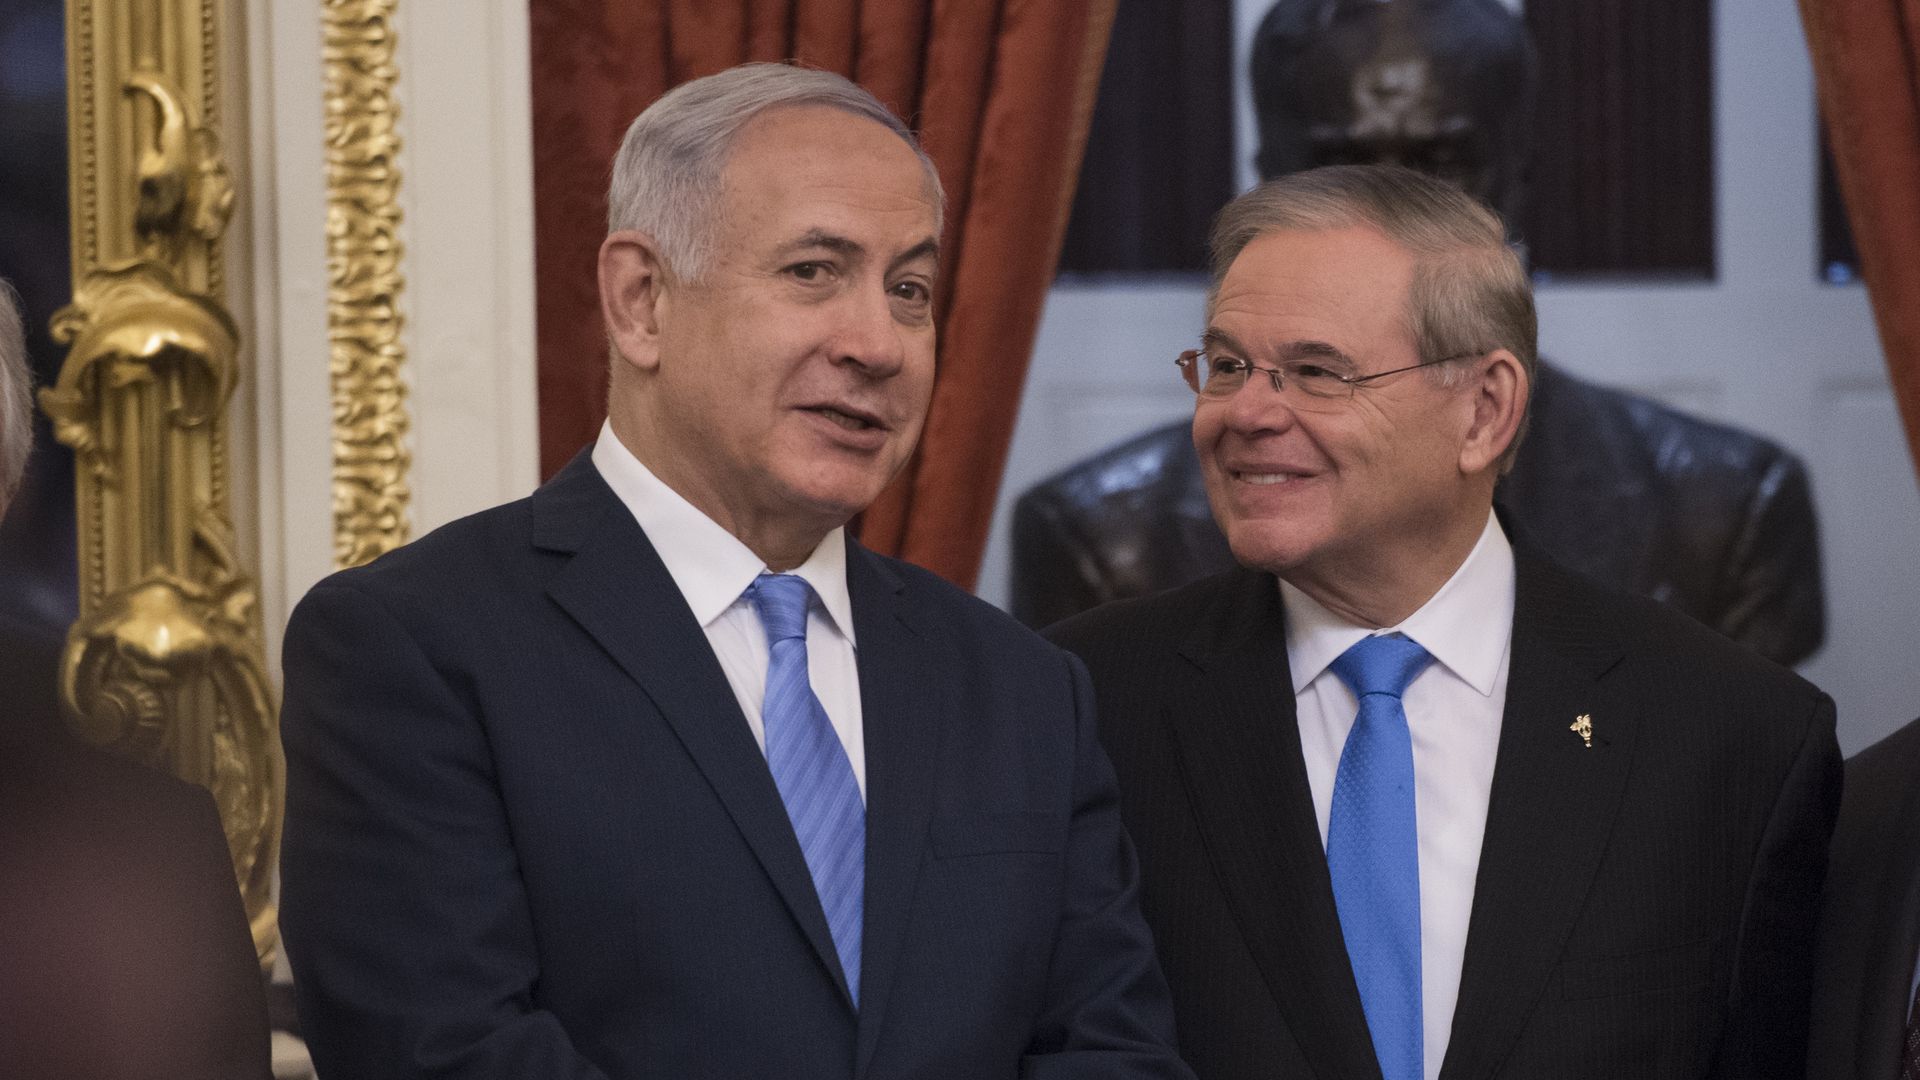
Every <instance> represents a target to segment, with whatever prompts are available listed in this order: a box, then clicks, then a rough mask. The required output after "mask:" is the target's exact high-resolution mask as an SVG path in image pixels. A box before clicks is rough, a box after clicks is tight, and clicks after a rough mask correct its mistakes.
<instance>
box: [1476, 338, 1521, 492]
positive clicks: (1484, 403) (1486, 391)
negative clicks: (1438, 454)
mask: <svg viewBox="0 0 1920 1080" xmlns="http://www.w3.org/2000/svg"><path fill="white" fill-rule="evenodd" d="M1465 389H1466V391H1467V392H1468V393H1470V394H1471V395H1472V396H1473V421H1472V424H1471V426H1469V427H1468V429H1467V438H1466V441H1465V443H1463V444H1462V445H1461V447H1460V471H1461V472H1463V473H1467V474H1469V475H1472V474H1476V473H1480V472H1483V471H1485V470H1486V469H1488V468H1490V467H1492V466H1494V465H1495V464H1496V463H1498V462H1499V460H1500V457H1501V455H1503V454H1505V453H1506V452H1507V447H1509V446H1511V445H1513V440H1514V439H1515V438H1516V437H1517V436H1518V435H1519V434H1520V421H1521V420H1522V419H1523V418H1524V417H1525V416H1526V415H1527V396H1528V395H1529V394H1530V393H1532V392H1533V387H1532V385H1530V384H1529V383H1528V381H1527V369H1526V368H1525V367H1524V366H1522V365H1521V363H1520V358H1519V357H1517V356H1515V355H1513V353H1511V352H1509V351H1507V350H1506V349H1495V350H1494V351H1492V352H1491V353H1488V354H1487V356H1486V358H1485V359H1483V360H1482V361H1481V362H1480V365H1479V367H1478V368H1477V369H1476V370H1475V372H1474V374H1473V375H1472V376H1471V377H1470V385H1469V386H1467V387H1466V388H1465Z"/></svg>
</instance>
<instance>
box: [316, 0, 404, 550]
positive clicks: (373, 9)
mask: <svg viewBox="0 0 1920 1080" xmlns="http://www.w3.org/2000/svg"><path fill="white" fill-rule="evenodd" d="M397 2H398V0H326V2H325V4H324V7H323V11H324V13H325V20H326V39H325V40H326V44H325V48H324V52H323V53H322V59H323V60H324V62H325V65H326V93H327V113H326V136H327V332H328V336H329V343H330V346H331V349H330V356H331V364H330V367H331V374H332V378H333V541H334V542H333V551H334V563H335V564H336V565H338V566H358V565H359V564H361V563H363V562H366V561H368V560H369V559H372V558H373V557H374V556H376V555H379V554H381V553H382V552H386V551H390V550H392V549H393V548H396V547H399V546H400V545H401V544H404V543H406V541H407V503H408V500H409V499H410V498H411V492H410V491H409V489H408V487H407V468H408V466H409V465H410V464H411V457H410V455H409V454H408V452H407V446H406V436H407V429H408V426H409V424H408V419H407V409H406V383H405V382H404V380H403V379H402V368H403V367H404V365H405V363H406V349H405V346H404V344H403V343H402V341H401V338H400V329H401V315H400V293H401V289H402V288H403V287H404V285H405V281H404V279H403V278H402V276H401V273H400V261H401V258H402V254H403V251H404V248H403V246H402V244H401V241H400V170H399V166H398V160H399V156H400V135H399V131H398V121H399V110H398V107H397V106H396V105H395V103H394V96H393V94H394V84H395V82H396V81H397V78H398V69H397V68H396V67H395V66H394V30H393V17H394V9H395V7H396V4H397Z"/></svg>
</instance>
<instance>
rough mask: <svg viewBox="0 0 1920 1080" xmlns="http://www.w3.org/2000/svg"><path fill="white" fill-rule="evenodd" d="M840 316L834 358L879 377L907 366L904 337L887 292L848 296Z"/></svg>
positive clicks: (869, 291)
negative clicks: (844, 308)
mask: <svg viewBox="0 0 1920 1080" xmlns="http://www.w3.org/2000/svg"><path fill="white" fill-rule="evenodd" d="M843 316H844V317H843V318H842V320H841V323H840V326H839V327H838V330H839V335H838V337H837V339H836V340H835V341H834V359H836V360H838V361H841V362H843V363H848V364H853V365H856V366H858V367H860V368H861V369H863V370H865V371H866V372H868V373H869V374H871V375H874V376H878V377H885V376H888V375H892V374H894V373H895V372H897V371H899V370H900V368H901V365H903V364H905V363H906V356H907V346H906V335H905V334H904V333H903V328H902V327H901V325H900V321H899V320H898V319H897V318H895V317H894V311H893V300H892V298H891V297H890V296H888V295H887V293H886V292H884V291H881V290H871V289H862V290H859V291H857V292H855V293H852V294H850V295H849V296H848V298H847V305H846V310H845V312H844V313H843Z"/></svg>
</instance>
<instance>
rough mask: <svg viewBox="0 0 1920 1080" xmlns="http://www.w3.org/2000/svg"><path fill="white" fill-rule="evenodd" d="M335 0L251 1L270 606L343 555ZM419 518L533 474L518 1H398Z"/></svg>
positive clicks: (504, 495) (263, 533)
mask: <svg viewBox="0 0 1920 1080" xmlns="http://www.w3.org/2000/svg"><path fill="white" fill-rule="evenodd" d="M321 7H322V5H321V0H245V20H244V21H245V26H244V28H243V31H242V32H243V34H244V40H245V42H246V53H247V55H246V60H245V67H246V71H247V75H248V79H247V84H248V88H249V90H248V94H249V101H248V105H249V110H248V111H249V113H250V116H251V139H250V142H251V149H250V152H249V154H248V159H247V161H246V162H245V165H246V174H247V175H246V179H245V181H244V183H243V192H244V194H243V198H244V199H245V200H246V203H245V204H244V208H243V211H242V212H243V213H245V214H247V215H248V216H249V218H250V221H251V233H250V235H251V250H250V255H251V261H252V264H253V266H254V269H255V273H254V276H253V302H252V310H251V312H250V313H247V314H250V316H251V321H252V323H253V327H252V329H253V333H252V335H251V336H252V340H253V342H254V351H255V357H256V364H257V391H256V395H255V399H254V400H253V401H252V402H251V403H250V404H251V405H252V407H253V409H254V412H255V414H256V417H257V420H256V422H257V431H258V448H257V452H258V473H259V497H258V514H259V517H258V522H257V525H258V534H259V537H260V566H261V584H262V589H261V592H262V597H261V609H262V616H263V618H264V621H265V623H266V627H267V638H268V644H269V648H270V649H271V650H272V651H273V652H274V654H275V655H274V656H273V657H271V658H270V659H271V661H272V663H271V666H272V668H273V670H274V671H275V672H276V673H277V672H278V668H279V664H278V655H277V653H278V649H279V642H280V628H281V627H282V626H284V625H285V623H286V618H287V614H288V612H290V611H291V610H292V607H293V604H294V603H295V602H297V601H298V600H299V598H300V596H301V595H302V594H304V593H305V592H306V590H307V588H308V586H310V585H312V584H313V582H315V581H317V580H318V579H319V578H321V577H322V576H324V575H325V574H326V573H327V572H328V571H329V570H330V569H331V568H332V557H333V552H332V548H333V517H332V506H331V493H330V485H331V473H332V449H331V420H330V405H329V385H328V375H327V322H326V318H327V316H326V290H327V265H326V236H325V228H326V183H325V181H326V172H325V169H326V164H325V146H324V131H323V119H324V114H323V101H324V99H323V90H322V70H321V53H320V46H321V27H322V22H321ZM398 10H399V21H398V23H397V24H396V30H395V34H396V38H395V40H396V42H397V48H398V51H399V55H398V65H397V66H398V69H399V72H400V75H399V81H398V85H397V89H396V96H397V99H398V102H399V108H400V135H401V139H402V150H401V158H400V162H399V168H400V174H401V187H400V203H401V211H402V214H403V215H404V218H403V221H402V224H401V237H402V240H403V242H404V244H405V248H406V254H405V261H404V265H403V273H404V275H405V286H404V291H403V293H402V296H401V307H402V311H403V316H404V318H405V328H404V331H403V338H404V341H405V344H406V348H407V361H406V368H405V377H406V380H407V383H408V387H409V393H410V398H409V401H408V409H409V412H410V415H411V418H412V424H413V427H412V433H411V435H410V437H409V440H408V442H409V446H410V448H411V450H412V452H413V464H412V468H411V470H410V472H409V475H408V482H409V484H410V486H411V488H412V495H413V499H412V505H411V515H410V516H411V519H412V526H413V528H412V535H414V536H419V535H421V534H422V533H425V532H427V531H429V530H430V529H432V528H434V527H435V526H438V525H441V524H443V523H445V522H447V521H450V520H452V519H453V518H456V517H459V516H461V515H463V514H467V513H471V512H473V511H475V510H479V509H482V508H484V507H487V506H491V505H494V504H496V503H500V502H504V501H507V500H508V499H513V498H517V497H519V496H521V495H524V494H526V493H527V492H529V491H531V490H532V489H533V487H534V485H535V483H536V482H537V480H538V468H539V450H538V439H537V432H538V415H537V403H536V399H535V375H534V321H533V167H532V160H533V143H532V122H531V96H530V94H531V91H530V87H529V80H528V73H527V65H528V36H527V35H528V27H527V11H526V4H525V2H524V0H401V2H400V3H399V4H398Z"/></svg>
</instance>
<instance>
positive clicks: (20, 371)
mask: <svg viewBox="0 0 1920 1080" xmlns="http://www.w3.org/2000/svg"><path fill="white" fill-rule="evenodd" d="M32 449H33V376H32V374H31V373H30V370H29V369H28V367H27V342H26V336H25V334H24V333H23V332H22V330H21V326H20V309H19V308H18V307H17V306H16V304H15V301H14V293H13V288H12V287H11V286H9V285H8V284H7V283H6V282H5V281H0V516H5V514H6V512H7V506H8V504H10V503H12V502H13V496H14V493H15V492H17V491H19V490H20V478H21V477H22V476H23V475H25V473H26V471H27V454H28V452H29V451H31V450H32Z"/></svg>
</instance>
